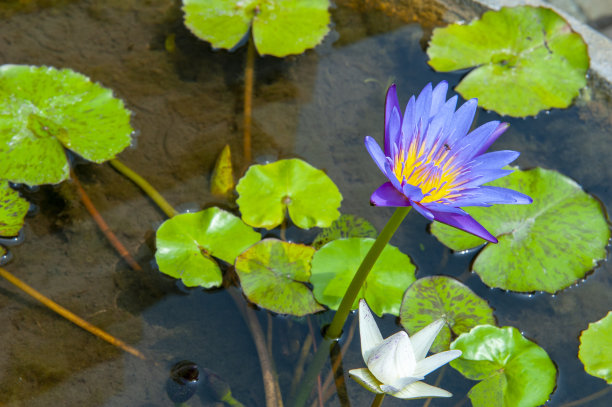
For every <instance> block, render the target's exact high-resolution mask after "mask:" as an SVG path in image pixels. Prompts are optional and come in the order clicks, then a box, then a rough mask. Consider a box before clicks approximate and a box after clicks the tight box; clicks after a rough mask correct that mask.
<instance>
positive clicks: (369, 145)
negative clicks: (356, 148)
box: [364, 136, 387, 175]
mask: <svg viewBox="0 0 612 407" xmlns="http://www.w3.org/2000/svg"><path fill="white" fill-rule="evenodd" d="M364 142H365V146H366V149H367V150H368V153H370V156H371V157H372V159H373V160H374V162H375V163H376V165H378V168H380V170H381V171H382V173H383V174H385V175H387V172H386V171H385V163H386V162H387V157H385V155H384V154H383V152H382V150H381V149H380V146H379V145H378V143H377V142H376V140H374V139H373V138H372V137H370V136H366V138H365V140H364Z"/></svg>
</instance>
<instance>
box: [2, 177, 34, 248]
mask: <svg viewBox="0 0 612 407" xmlns="http://www.w3.org/2000/svg"><path fill="white" fill-rule="evenodd" d="M29 208H30V204H29V203H28V201H26V200H25V199H23V198H22V197H20V196H19V193H18V192H17V191H15V190H14V189H13V188H11V187H10V186H9V184H8V182H7V181H2V180H0V236H5V237H8V236H17V235H18V234H19V231H20V230H21V228H22V227H23V220H24V218H25V216H26V215H27V213H28V209H29ZM2 254H3V253H2ZM2 254H0V255H2Z"/></svg>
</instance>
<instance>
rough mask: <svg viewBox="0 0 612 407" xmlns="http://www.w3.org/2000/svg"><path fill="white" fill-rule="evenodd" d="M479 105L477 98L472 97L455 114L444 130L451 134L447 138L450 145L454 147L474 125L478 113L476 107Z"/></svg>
mask: <svg viewBox="0 0 612 407" xmlns="http://www.w3.org/2000/svg"><path fill="white" fill-rule="evenodd" d="M477 107H478V100H477V99H470V100H468V101H467V102H465V103H464V104H463V105H461V107H459V109H457V111H456V112H455V114H454V115H453V120H451V122H450V124H449V125H448V127H446V128H445V129H444V131H445V132H446V133H448V134H450V136H449V138H448V139H447V143H448V145H450V146H451V147H453V144H455V142H456V141H457V140H459V139H461V138H462V137H464V136H465V135H466V134H467V132H468V131H469V130H470V127H471V126H472V122H473V121H474V114H476V108H477Z"/></svg>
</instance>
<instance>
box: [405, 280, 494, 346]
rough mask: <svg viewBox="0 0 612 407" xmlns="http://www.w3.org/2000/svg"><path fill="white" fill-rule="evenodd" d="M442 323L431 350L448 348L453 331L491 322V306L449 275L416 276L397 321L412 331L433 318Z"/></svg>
mask: <svg viewBox="0 0 612 407" xmlns="http://www.w3.org/2000/svg"><path fill="white" fill-rule="evenodd" d="M440 318H444V320H445V321H446V325H444V327H443V328H442V330H441V331H440V333H439V334H438V336H437V337H436V339H435V341H434V343H433V345H432V347H431V351H432V352H434V353H438V352H443V351H445V350H448V348H449V346H450V343H451V341H452V340H453V339H454V338H451V337H456V336H457V335H460V334H462V333H464V332H469V330H470V329H472V328H474V327H475V326H476V325H495V317H494V316H493V309H492V308H491V307H489V304H488V303H487V302H486V301H485V300H483V299H482V298H480V297H479V296H477V295H476V294H475V293H474V292H473V291H472V290H470V289H469V288H468V287H467V286H465V285H463V284H462V283H461V282H459V281H457V280H455V279H454V278H451V277H446V276H432V277H424V278H420V279H418V280H417V281H415V282H414V283H412V285H411V286H410V287H408V289H407V290H406V293H405V294H404V299H403V300H402V306H401V308H400V323H401V324H402V326H403V327H404V328H405V329H406V331H408V333H411V334H414V333H416V332H418V331H420V330H421V329H423V328H424V327H426V326H427V325H429V324H430V323H432V322H434V321H435V320H437V319H440Z"/></svg>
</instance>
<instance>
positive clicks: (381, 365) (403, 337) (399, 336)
mask: <svg viewBox="0 0 612 407" xmlns="http://www.w3.org/2000/svg"><path fill="white" fill-rule="evenodd" d="M366 365H367V366H368V369H370V372H372V374H373V375H374V376H376V378H377V379H378V380H380V381H381V382H383V383H384V384H386V385H389V386H393V387H395V388H396V389H401V388H402V384H404V383H405V382H404V381H403V379H404V378H407V377H414V376H415V375H414V374H413V373H412V372H413V371H414V369H415V367H416V366H417V364H416V360H415V358H414V353H413V352H412V345H411V344H410V339H409V338H408V334H407V333H406V332H404V331H400V332H398V333H396V334H394V335H391V336H390V337H388V338H387V339H385V340H384V341H383V342H382V343H381V344H380V345H378V346H377V347H376V348H374V349H373V350H372V351H371V352H370V357H369V358H368V360H366Z"/></svg>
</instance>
